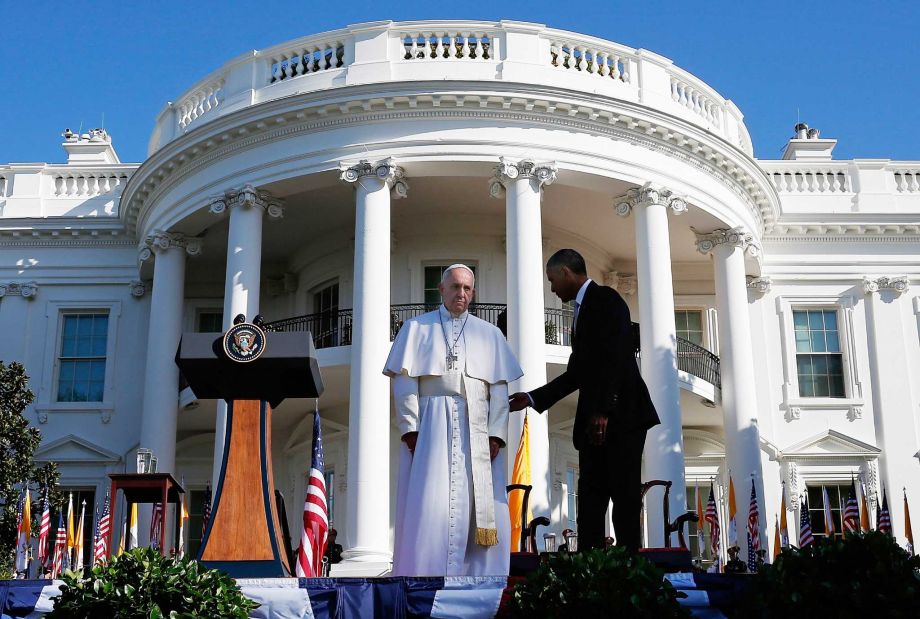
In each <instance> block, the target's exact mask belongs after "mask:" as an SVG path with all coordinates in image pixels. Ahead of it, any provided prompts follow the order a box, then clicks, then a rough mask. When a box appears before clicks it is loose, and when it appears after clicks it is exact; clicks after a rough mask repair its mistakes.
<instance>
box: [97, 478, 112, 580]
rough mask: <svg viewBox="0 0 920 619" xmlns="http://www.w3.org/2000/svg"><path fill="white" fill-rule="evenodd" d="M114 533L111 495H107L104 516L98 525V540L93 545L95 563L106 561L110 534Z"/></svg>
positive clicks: (103, 509)
mask: <svg viewBox="0 0 920 619" xmlns="http://www.w3.org/2000/svg"><path fill="white" fill-rule="evenodd" d="M111 531H112V518H111V514H109V495H108V493H106V495H105V502H104V503H103V504H102V516H101V517H100V518H99V522H98V523H97V524H96V539H95V543H94V545H93V563H94V564H95V563H100V562H102V561H105V555H106V550H107V549H108V544H109V533H111Z"/></svg>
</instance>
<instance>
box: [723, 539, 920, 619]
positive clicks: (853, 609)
mask: <svg viewBox="0 0 920 619" xmlns="http://www.w3.org/2000/svg"><path fill="white" fill-rule="evenodd" d="M918 569H920V558H918V557H912V556H910V555H909V554H908V553H907V552H906V551H904V550H903V549H902V548H901V547H900V546H898V545H897V543H896V542H895V541H894V540H893V539H892V538H891V537H890V536H888V535H885V534H884V533H879V532H871V533H866V534H865V535H857V536H851V537H847V538H846V539H845V540H840V539H837V540H834V541H826V540H824V539H818V540H817V541H816V542H815V544H813V545H812V546H809V547H807V548H805V549H803V550H798V549H795V548H790V549H786V550H784V551H783V552H782V554H781V555H780V556H779V557H777V559H776V561H775V562H774V563H773V564H772V565H766V566H764V569H763V570H762V571H761V572H760V573H759V574H757V575H756V576H755V577H753V579H752V582H751V587H750V590H749V591H748V594H747V595H746V596H744V599H745V602H744V603H743V607H742V608H741V609H739V612H738V615H737V616H738V617H762V618H769V617H818V616H822V617H833V618H834V619H837V618H840V617H843V618H846V617H859V618H860V619H865V618H866V617H892V618H896V617H916V616H918V612H920V610H918V609H920V573H918Z"/></svg>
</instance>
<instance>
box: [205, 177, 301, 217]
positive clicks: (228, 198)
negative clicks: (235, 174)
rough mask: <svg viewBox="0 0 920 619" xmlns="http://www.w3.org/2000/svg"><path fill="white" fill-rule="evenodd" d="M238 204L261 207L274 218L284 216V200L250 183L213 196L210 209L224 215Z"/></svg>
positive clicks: (244, 206) (209, 204)
mask: <svg viewBox="0 0 920 619" xmlns="http://www.w3.org/2000/svg"><path fill="white" fill-rule="evenodd" d="M237 206H241V207H243V208H260V209H262V210H263V211H265V212H266V213H268V216H269V217H271V218H272V219H280V218H281V217H283V216H284V201H283V200H281V199H279V198H276V197H274V196H273V195H272V194H271V193H270V192H268V191H265V190H264V189H258V188H256V187H255V186H253V185H251V184H248V183H247V184H246V185H243V186H242V187H241V188H239V189H227V190H226V191H224V195H222V196H218V197H215V198H211V200H210V202H209V203H208V210H209V211H210V212H211V213H213V214H215V215H222V214H223V213H224V212H227V211H230V210H231V209H233V208H235V207H237Z"/></svg>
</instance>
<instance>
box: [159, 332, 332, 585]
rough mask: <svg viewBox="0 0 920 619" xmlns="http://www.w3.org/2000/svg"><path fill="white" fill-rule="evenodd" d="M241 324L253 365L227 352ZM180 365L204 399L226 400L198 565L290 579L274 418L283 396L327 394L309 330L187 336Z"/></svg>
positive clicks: (245, 575)
mask: <svg viewBox="0 0 920 619" xmlns="http://www.w3.org/2000/svg"><path fill="white" fill-rule="evenodd" d="M240 327H242V328H244V333H245V334H246V335H245V337H244V339H243V340H242V341H243V344H244V346H246V347H247V348H245V349H243V350H242V352H244V353H245V352H246V351H247V350H249V351H250V352H249V355H250V356H255V355H253V353H252V351H253V350H255V351H256V352H258V353H259V354H258V356H257V358H255V359H254V360H243V361H241V360H239V358H240V357H241V355H240V354H236V355H235V356H236V357H237V360H234V358H233V356H234V353H233V350H231V351H230V353H231V354H230V355H228V352H227V349H226V348H225V340H226V341H230V342H231V343H230V346H231V348H233V343H232V340H233V337H231V336H233V335H234V330H235V329H237V328H240ZM250 327H252V328H250ZM253 334H254V335H253ZM228 338H229V339H228ZM236 341H237V343H239V342H240V339H237V340H236ZM253 343H255V345H253ZM236 350H237V352H239V351H240V349H238V348H237V349H236ZM176 363H177V364H178V365H179V368H180V369H181V370H182V373H183V375H184V376H185V378H186V379H187V380H188V382H189V386H190V387H191V388H192V391H194V392H195V395H196V396H197V397H198V398H199V399H210V398H215V399H223V400H226V401H227V426H226V429H225V433H224V451H223V456H222V459H221V465H220V475H219V476H218V479H217V483H216V487H215V492H214V501H213V505H212V507H211V519H210V520H209V521H208V526H207V528H206V530H205V533H204V538H203V539H202V540H201V549H200V550H199V552H198V560H199V561H200V562H202V563H203V564H204V565H205V566H207V567H209V568H217V569H220V570H222V571H224V572H226V573H227V574H229V575H230V576H232V577H234V578H268V577H283V576H290V575H291V574H292V569H291V565H290V564H289V562H288V556H287V550H286V548H285V544H284V538H283V535H282V528H281V523H280V520H279V516H278V511H277V509H276V507H275V484H274V481H273V477H272V460H271V454H272V442H271V427H272V426H271V415H272V407H275V406H278V405H279V404H280V403H281V402H282V401H283V400H284V399H285V398H289V397H294V398H314V397H318V396H319V395H321V394H322V392H323V381H322V377H321V376H320V372H319V365H318V364H317V361H316V351H315V349H314V348H313V340H312V338H311V336H310V333H309V332H298V333H272V332H267V333H266V332H263V331H261V330H260V329H258V328H257V327H254V326H253V325H250V324H249V323H242V324H237V325H235V326H234V327H232V328H231V329H230V330H229V331H228V332H227V334H219V333H186V334H185V335H183V336H182V341H181V342H180V343H179V352H178V353H177V355H176Z"/></svg>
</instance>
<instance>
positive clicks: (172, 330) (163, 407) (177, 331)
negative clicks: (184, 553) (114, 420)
mask: <svg viewBox="0 0 920 619" xmlns="http://www.w3.org/2000/svg"><path fill="white" fill-rule="evenodd" d="M145 245H146V246H145V247H144V248H143V249H142V250H141V259H142V260H146V259H149V258H150V257H151V256H155V261H154V263H153V291H152V293H151V298H150V322H149V325H148V329H147V363H146V366H145V368H144V399H143V405H142V408H141V435H140V446H141V447H146V448H147V449H150V450H151V451H152V452H153V454H154V455H155V456H156V457H157V470H158V471H159V472H161V473H174V472H175V470H176V466H175V465H176V422H177V418H178V413H179V367H178V366H177V365H176V361H175V359H176V349H177V348H178V346H179V338H180V337H181V336H182V314H183V311H182V309H183V307H182V306H183V301H184V299H185V256H186V254H188V255H192V256H194V255H197V254H198V253H200V251H201V241H200V240H199V239H196V238H187V237H185V236H184V235H182V234H177V233H170V232H159V231H157V232H155V233H154V234H152V235H150V236H148V237H147V238H146V241H145Z"/></svg>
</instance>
